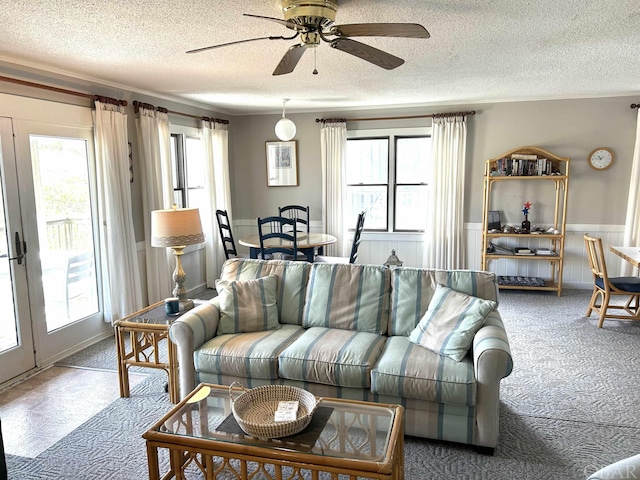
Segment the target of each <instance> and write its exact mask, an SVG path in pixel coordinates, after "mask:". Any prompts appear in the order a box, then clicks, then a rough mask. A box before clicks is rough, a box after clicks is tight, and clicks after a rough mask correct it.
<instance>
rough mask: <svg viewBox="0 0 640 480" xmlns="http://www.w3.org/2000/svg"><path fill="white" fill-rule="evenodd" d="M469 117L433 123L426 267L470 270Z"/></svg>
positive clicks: (425, 249)
mask: <svg viewBox="0 0 640 480" xmlns="http://www.w3.org/2000/svg"><path fill="white" fill-rule="evenodd" d="M466 143H467V123H466V117H464V116H454V117H440V118H434V120H433V132H432V144H433V146H432V150H433V169H432V175H433V176H432V178H431V179H430V181H429V202H428V205H427V222H426V230H425V235H424V253H423V262H422V263H423V266H424V267H426V268H442V269H457V268H467V266H466V258H465V257H466V254H465V246H464V218H463V214H464V211H463V208H464V172H465V157H466Z"/></svg>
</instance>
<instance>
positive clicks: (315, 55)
mask: <svg viewBox="0 0 640 480" xmlns="http://www.w3.org/2000/svg"><path fill="white" fill-rule="evenodd" d="M313 74H314V75H317V74H318V49H317V48H314V49H313Z"/></svg>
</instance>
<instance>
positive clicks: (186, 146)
mask: <svg viewBox="0 0 640 480" xmlns="http://www.w3.org/2000/svg"><path fill="white" fill-rule="evenodd" d="M171 167H172V177H173V197H174V203H175V204H176V205H178V206H179V207H183V208H186V207H189V208H197V207H201V206H203V205H204V201H205V198H204V195H205V193H204V192H205V190H204V179H205V170H204V151H203V147H202V141H201V140H200V137H198V136H196V135H191V134H185V133H172V134H171Z"/></svg>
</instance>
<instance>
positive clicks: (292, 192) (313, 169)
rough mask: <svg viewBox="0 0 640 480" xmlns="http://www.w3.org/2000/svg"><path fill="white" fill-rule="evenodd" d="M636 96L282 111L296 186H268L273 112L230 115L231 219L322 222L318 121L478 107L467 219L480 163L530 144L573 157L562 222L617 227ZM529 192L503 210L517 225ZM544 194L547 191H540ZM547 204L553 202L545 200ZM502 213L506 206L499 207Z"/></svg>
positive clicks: (470, 145) (478, 186) (471, 137)
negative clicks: (293, 211) (603, 150)
mask: <svg viewBox="0 0 640 480" xmlns="http://www.w3.org/2000/svg"><path fill="white" fill-rule="evenodd" d="M638 100H640V98H638V97H612V98H595V99H575V100H548V101H531V102H512V103H494V104H478V105H464V106H461V105H456V106H453V107H446V106H440V107H438V108H426V107H425V108H420V109H416V108H412V109H390V110H384V111H380V110H368V111H354V112H346V113H345V112H325V113H304V114H295V113H288V114H287V116H288V117H289V118H291V119H292V120H293V121H294V122H295V124H296V126H297V134H296V137H295V140H297V141H298V162H299V164H298V169H299V172H298V173H299V179H300V182H299V183H300V184H299V186H298V187H267V182H266V167H265V151H264V150H265V147H264V142H265V141H269V140H275V135H274V133H273V128H274V126H275V124H276V122H277V121H278V119H279V115H256V116H247V117H234V118H232V124H231V127H230V131H231V132H232V134H231V137H230V138H231V139H230V143H231V144H232V149H233V154H232V155H231V171H232V173H231V177H232V185H233V186H232V192H233V193H232V194H233V208H234V217H235V219H253V218H255V217H258V216H263V215H266V214H269V213H273V212H274V211H277V207H278V205H282V204H284V203H300V204H304V205H307V204H308V205H309V206H310V207H311V217H312V220H318V221H319V220H320V219H321V212H320V210H321V202H322V199H321V192H322V190H321V175H322V172H321V167H320V124H319V123H316V122H315V119H316V118H317V117H325V118H329V117H336V116H343V117H344V116H346V117H347V118H363V117H379V116H381V115H384V116H402V115H420V114H428V113H434V112H446V111H463V110H464V111H466V110H476V111H477V114H476V115H475V116H470V117H468V139H467V162H468V164H467V170H466V182H465V183H466V189H465V196H466V198H465V203H466V208H465V212H466V213H465V221H466V222H478V223H479V222H480V221H481V218H482V198H483V191H482V176H483V172H484V162H485V160H487V159H488V158H493V157H497V156H499V155H500V154H502V153H504V152H506V151H508V150H511V149H512V148H516V147H520V146H526V145H535V146H539V147H542V148H545V149H547V150H549V151H551V152H553V153H555V154H557V155H560V156H564V157H569V158H571V162H570V167H571V172H570V173H571V180H570V187H569V202H568V212H567V223H572V224H596V225H597V224H607V225H622V224H624V222H625V212H626V205H627V194H628V189H629V176H630V174H631V162H632V157H633V149H634V142H635V131H636V118H637V110H635V109H631V108H629V106H630V104H631V103H637V102H638ZM430 124H431V120H430V119H419V120H415V119H412V120H403V121H386V122H384V121H375V122H349V123H347V128H348V129H372V128H382V127H396V126H416V125H430ZM600 146H606V147H610V148H612V149H613V151H614V152H615V155H616V160H615V163H614V165H613V167H611V168H610V169H609V170H606V171H602V172H597V171H595V170H592V169H591V168H590V167H589V166H588V164H587V155H588V154H589V152H590V151H591V150H593V149H594V148H596V147H600ZM531 188H533V187H531ZM535 195H536V192H535V191H522V192H518V193H516V194H513V195H512V196H513V198H512V199H511V200H512V201H513V203H514V205H513V207H512V208H511V210H510V211H508V212H506V213H507V217H509V215H510V216H511V218H512V219H513V221H516V220H518V221H521V218H520V216H521V214H520V216H519V212H520V210H521V209H522V206H521V205H520V201H521V200H523V199H524V200H527V199H529V200H530V201H531V202H532V203H534V209H533V210H532V215H533V217H534V219H535V213H536V211H535V202H536V201H539V202H544V203H549V201H547V200H543V199H538V200H536V198H535ZM544 195H546V193H545V194H544ZM551 203H552V202H551ZM505 208H506V209H508V207H505Z"/></svg>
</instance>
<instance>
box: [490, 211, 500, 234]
mask: <svg viewBox="0 0 640 480" xmlns="http://www.w3.org/2000/svg"><path fill="white" fill-rule="evenodd" d="M501 223H502V222H501V220H500V210H489V218H488V222H487V228H488V229H489V230H493V229H498V230H500V229H501V228H502V224H501Z"/></svg>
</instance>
